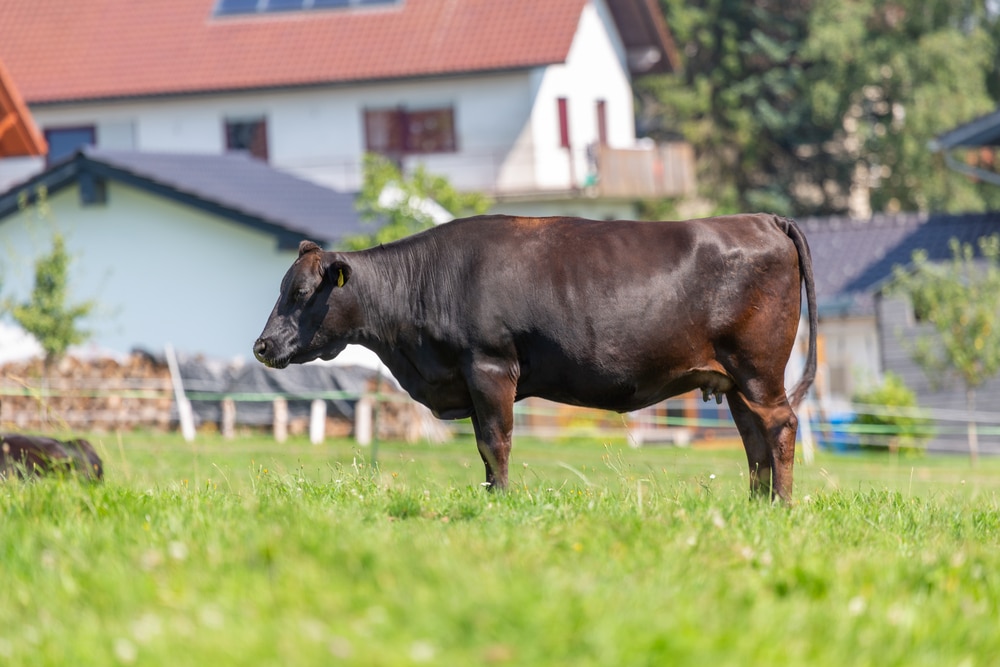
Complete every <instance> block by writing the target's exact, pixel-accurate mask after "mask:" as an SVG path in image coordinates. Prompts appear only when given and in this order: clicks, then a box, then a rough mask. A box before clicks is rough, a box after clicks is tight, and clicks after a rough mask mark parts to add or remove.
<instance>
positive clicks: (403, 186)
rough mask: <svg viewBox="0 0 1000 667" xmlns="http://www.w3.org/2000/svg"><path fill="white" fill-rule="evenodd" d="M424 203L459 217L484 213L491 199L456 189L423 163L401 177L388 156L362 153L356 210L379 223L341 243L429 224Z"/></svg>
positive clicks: (357, 244)
mask: <svg viewBox="0 0 1000 667" xmlns="http://www.w3.org/2000/svg"><path fill="white" fill-rule="evenodd" d="M428 203H432V204H433V203H436V204H437V205H439V206H441V207H442V208H444V209H445V210H446V211H448V212H449V213H450V214H452V215H454V216H456V217H461V216H467V215H479V214H482V213H485V212H486V211H487V210H488V209H489V207H490V205H491V203H492V202H491V201H490V199H489V198H488V197H486V196H484V195H482V194H480V193H475V192H459V191H458V190H456V189H455V188H454V187H453V186H452V185H451V183H449V182H448V180H447V179H446V178H444V177H443V176H436V175H433V174H430V173H428V172H427V170H426V169H425V168H424V166H423V165H419V166H417V168H416V169H415V170H414V171H413V174H412V175H411V176H410V177H409V178H404V177H403V175H402V173H401V172H400V170H399V168H398V167H397V166H396V165H395V164H394V163H393V162H392V161H391V160H389V159H388V158H386V157H383V156H381V155H377V154H374V153H369V154H367V155H365V159H364V180H363V183H362V186H361V192H360V193H359V195H358V210H359V211H360V213H361V219H362V220H363V221H365V222H366V223H368V224H373V225H374V224H377V225H379V227H378V229H376V230H375V231H374V232H372V233H371V234H362V235H358V236H352V237H348V238H346V239H345V240H344V242H343V244H342V245H343V247H344V248H345V249H347V250H360V249H362V248H369V247H371V246H375V245H378V244H380V243H388V242H390V241H395V240H397V239H400V238H403V237H404V236H409V235H410V234H415V233H416V232H419V231H422V230H424V229H428V228H430V227H433V226H434V218H433V217H432V215H431V214H430V213H429V212H428V211H427V210H426V205H427V204H428Z"/></svg>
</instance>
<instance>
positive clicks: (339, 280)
mask: <svg viewBox="0 0 1000 667" xmlns="http://www.w3.org/2000/svg"><path fill="white" fill-rule="evenodd" d="M343 286H344V270H343V269H337V287H343Z"/></svg>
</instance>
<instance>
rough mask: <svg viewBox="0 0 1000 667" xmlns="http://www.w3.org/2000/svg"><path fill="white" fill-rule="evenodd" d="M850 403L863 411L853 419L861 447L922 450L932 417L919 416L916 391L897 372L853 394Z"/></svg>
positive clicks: (908, 450)
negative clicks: (875, 385)
mask: <svg viewBox="0 0 1000 667" xmlns="http://www.w3.org/2000/svg"><path fill="white" fill-rule="evenodd" d="M853 402H854V403H855V404H856V405H859V406H863V407H862V410H864V411H863V412H862V411H861V410H859V412H858V415H857V417H856V418H855V420H854V424H855V426H856V427H858V428H857V429H856V430H857V432H858V433H859V434H860V436H861V443H862V447H864V448H869V449H885V448H888V450H889V451H891V452H896V451H903V452H906V453H910V454H913V453H918V452H922V451H923V450H924V447H925V446H926V444H927V439H928V438H929V437H930V435H931V433H932V426H931V420H930V419H928V418H926V417H923V416H920V413H919V410H918V409H917V407H918V406H917V396H916V394H914V393H913V390H911V389H910V388H909V387H907V386H906V383H904V382H903V380H902V378H900V377H899V376H898V375H895V374H893V373H886V374H885V377H884V378H883V379H882V384H880V385H879V386H877V387H874V388H872V389H869V390H867V391H860V392H857V393H855V394H854V397H853Z"/></svg>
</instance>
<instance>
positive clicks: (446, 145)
mask: <svg viewBox="0 0 1000 667" xmlns="http://www.w3.org/2000/svg"><path fill="white" fill-rule="evenodd" d="M365 147H366V148H367V149H368V150H369V151H371V152H373V153H381V154H383V155H390V156H393V155H397V156H398V155H405V154H412V153H454V152H455V151H456V150H458V149H457V145H456V141H455V113H454V111H453V110H452V109H451V108H450V107H448V108H443V109H421V110H411V109H404V108H401V107H399V108H395V109H366V110H365Z"/></svg>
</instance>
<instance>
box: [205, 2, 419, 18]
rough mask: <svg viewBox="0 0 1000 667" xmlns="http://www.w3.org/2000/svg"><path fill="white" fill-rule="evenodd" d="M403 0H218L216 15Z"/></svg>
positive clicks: (302, 9)
mask: <svg viewBox="0 0 1000 667" xmlns="http://www.w3.org/2000/svg"><path fill="white" fill-rule="evenodd" d="M401 2H402V0H218V3H217V4H216V6H215V15H216V16H233V15H241V14H264V13H269V12H297V11H308V10H311V9H338V8H344V7H368V6H379V5H395V4H400V3H401Z"/></svg>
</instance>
